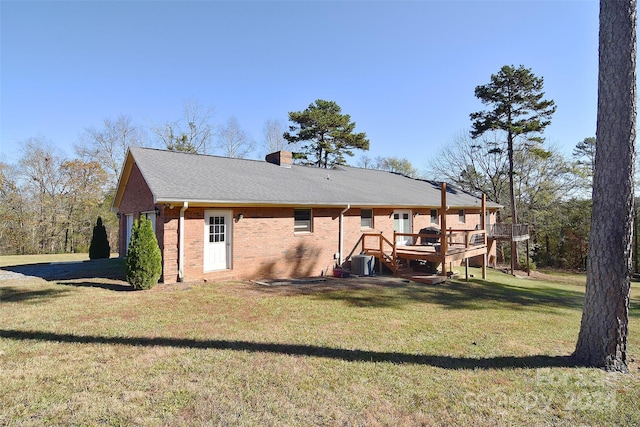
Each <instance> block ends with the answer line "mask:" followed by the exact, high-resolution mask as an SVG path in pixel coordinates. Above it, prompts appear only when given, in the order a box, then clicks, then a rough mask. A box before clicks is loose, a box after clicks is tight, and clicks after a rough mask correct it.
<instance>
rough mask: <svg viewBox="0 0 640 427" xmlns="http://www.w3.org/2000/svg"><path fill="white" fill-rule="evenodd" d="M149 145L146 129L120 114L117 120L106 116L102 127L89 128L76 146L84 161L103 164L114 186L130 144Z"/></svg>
mask: <svg viewBox="0 0 640 427" xmlns="http://www.w3.org/2000/svg"><path fill="white" fill-rule="evenodd" d="M147 145H148V143H147V139H146V134H145V132H144V130H143V129H142V128H141V127H139V126H137V125H135V124H134V123H133V121H132V119H131V117H130V116H127V115H120V116H118V117H117V118H116V119H115V120H111V119H104V121H103V127H102V128H96V127H89V128H86V129H85V131H84V133H83V134H82V135H81V137H80V143H79V144H76V145H75V146H74V148H75V151H76V155H78V157H80V158H81V159H82V160H83V161H85V162H98V163H99V164H100V165H102V167H103V168H104V170H105V171H106V172H107V174H108V177H109V185H110V186H111V187H114V188H115V186H116V185H117V183H118V177H119V176H120V169H121V168H122V164H123V163H124V159H125V157H126V155H127V150H128V149H129V147H145V146H147Z"/></svg>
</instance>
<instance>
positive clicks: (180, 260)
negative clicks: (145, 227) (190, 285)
mask: <svg viewBox="0 0 640 427" xmlns="http://www.w3.org/2000/svg"><path fill="white" fill-rule="evenodd" d="M188 207H189V202H184V203H183V205H182V207H181V208H180V218H179V219H178V282H184V211H186V210H187V208H188Z"/></svg>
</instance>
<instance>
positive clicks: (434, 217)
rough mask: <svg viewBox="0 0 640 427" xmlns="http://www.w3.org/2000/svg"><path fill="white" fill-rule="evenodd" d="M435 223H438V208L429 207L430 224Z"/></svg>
mask: <svg viewBox="0 0 640 427" xmlns="http://www.w3.org/2000/svg"><path fill="white" fill-rule="evenodd" d="M437 223H438V210H437V209H431V224H437Z"/></svg>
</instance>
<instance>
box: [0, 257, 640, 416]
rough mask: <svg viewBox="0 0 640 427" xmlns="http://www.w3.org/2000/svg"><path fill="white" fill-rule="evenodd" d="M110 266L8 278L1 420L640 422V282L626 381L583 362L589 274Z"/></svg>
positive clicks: (0, 352)
mask: <svg viewBox="0 0 640 427" xmlns="http://www.w3.org/2000/svg"><path fill="white" fill-rule="evenodd" d="M85 259H86V258H85ZM37 262H39V263H42V262H46V261H37ZM92 263H93V262H90V263H78V264H77V265H82V268H83V269H84V270H82V271H83V272H82V274H68V275H67V276H63V277H68V278H64V279H58V280H49V281H46V280H44V279H42V278H39V277H47V275H46V274H44V273H43V274H41V275H40V276H38V277H35V278H25V277H17V278H9V279H5V280H2V281H0V406H1V407H2V410H1V411H0V425H34V426H35V425H38V426H39V425H98V424H99V425H241V426H242V425H274V426H282V425H291V426H293V425H367V426H376V425H380V426H391V425H393V426H395V425H408V426H411V425H427V426H428V425H567V426H574V425H621V426H622V425H624V426H627V425H640V363H638V362H639V361H640V338H639V337H638V331H640V287H639V285H638V284H637V283H634V284H633V285H632V304H631V305H632V310H631V321H630V331H631V336H630V337H629V358H630V359H631V362H630V368H631V371H632V372H631V374H627V375H625V374H617V373H607V372H604V371H602V370H599V369H587V368H580V367H575V366H572V365H571V363H570V360H568V358H566V356H567V355H569V354H570V353H571V352H572V351H573V348H574V345H575V341H576V339H577V334H578V329H579V325H580V316H581V309H582V299H583V291H584V276H582V277H580V276H564V275H563V276H546V277H545V280H544V281H543V280H539V279H524V278H513V277H511V276H509V275H506V274H502V273H500V272H496V271H492V270H490V271H489V275H488V280H487V281H482V280H478V279H477V278H478V277H480V272H479V270H474V269H471V270H472V273H473V274H474V275H475V279H472V281H471V282H469V283H465V282H464V281H450V282H447V283H446V284H441V285H435V286H429V285H422V284H416V283H409V282H406V281H403V280H400V279H394V278H381V277H375V278H350V279H328V280H327V281H326V282H323V283H317V284H299V285H296V286H272V287H268V286H262V285H258V284H253V283H240V282H231V283H215V284H212V283H186V284H180V285H158V286H156V287H155V288H154V289H152V290H149V291H138V292H129V291H128V290H129V287H128V285H127V284H126V283H125V282H122V281H120V280H117V279H114V277H118V275H117V274H115V273H114V270H118V269H121V268H122V264H121V261H120V260H117V259H111V260H104V261H102V262H98V263H96V264H95V265H96V272H97V273H96V274H94V276H97V278H96V277H93V278H92V277H89V276H90V274H89V272H90V269H91V266H92ZM11 264H15V260H14V261H12V262H10V261H7V260H6V259H4V258H3V257H0V266H7V265H11ZM4 268H5V269H9V271H12V272H16V271H17V272H34V270H24V268H25V267H24V266H22V267H15V266H14V267H4ZM20 269H22V270H21V271H20ZM3 271H5V270H2V269H0V274H2V272H3ZM38 271H39V272H43V271H46V269H45V270H36V272H38Z"/></svg>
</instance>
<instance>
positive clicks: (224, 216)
mask: <svg viewBox="0 0 640 427" xmlns="http://www.w3.org/2000/svg"><path fill="white" fill-rule="evenodd" d="M230 267H231V211H220V210H207V211H205V212H204V271H214V270H225V269H227V268H230Z"/></svg>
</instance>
